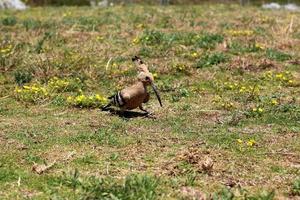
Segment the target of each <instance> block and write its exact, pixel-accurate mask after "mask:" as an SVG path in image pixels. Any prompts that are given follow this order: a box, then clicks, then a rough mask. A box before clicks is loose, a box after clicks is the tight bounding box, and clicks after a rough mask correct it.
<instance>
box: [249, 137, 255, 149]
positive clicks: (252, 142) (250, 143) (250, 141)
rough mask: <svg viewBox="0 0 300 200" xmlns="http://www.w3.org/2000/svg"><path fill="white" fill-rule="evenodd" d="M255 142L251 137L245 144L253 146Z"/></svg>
mask: <svg viewBox="0 0 300 200" xmlns="http://www.w3.org/2000/svg"><path fill="white" fill-rule="evenodd" d="M255 144H256V141H255V140H253V139H251V140H249V141H248V142H247V146H249V147H252V146H254V145H255Z"/></svg>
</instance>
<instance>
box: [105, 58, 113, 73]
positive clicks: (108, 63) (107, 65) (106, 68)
mask: <svg viewBox="0 0 300 200" xmlns="http://www.w3.org/2000/svg"><path fill="white" fill-rule="evenodd" d="M111 60H112V58H110V59H109V60H108V62H107V64H106V67H105V71H107V70H108V67H109V65H110V61H111Z"/></svg>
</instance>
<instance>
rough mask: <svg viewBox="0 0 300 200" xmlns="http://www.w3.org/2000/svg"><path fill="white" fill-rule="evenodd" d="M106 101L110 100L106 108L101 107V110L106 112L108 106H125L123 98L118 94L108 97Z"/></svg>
mask: <svg viewBox="0 0 300 200" xmlns="http://www.w3.org/2000/svg"><path fill="white" fill-rule="evenodd" d="M108 99H110V102H109V103H108V104H107V105H106V106H104V107H102V110H106V109H108V108H109V107H110V106H117V107H122V106H123V105H124V104H125V101H124V98H123V96H122V95H121V93H120V92H118V93H117V94H115V95H112V96H110V97H108Z"/></svg>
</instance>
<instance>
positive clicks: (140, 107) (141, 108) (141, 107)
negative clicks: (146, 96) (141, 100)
mask: <svg viewBox="0 0 300 200" xmlns="http://www.w3.org/2000/svg"><path fill="white" fill-rule="evenodd" d="M139 109H140V110H141V111H143V112H145V113H147V114H149V112H148V111H147V110H146V109H144V108H143V106H142V105H140V106H139Z"/></svg>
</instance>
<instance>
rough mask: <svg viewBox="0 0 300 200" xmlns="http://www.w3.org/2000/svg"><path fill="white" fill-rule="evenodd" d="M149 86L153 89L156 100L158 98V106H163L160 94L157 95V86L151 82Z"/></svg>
mask: <svg viewBox="0 0 300 200" xmlns="http://www.w3.org/2000/svg"><path fill="white" fill-rule="evenodd" d="M151 87H152V89H153V91H154V93H155V95H156V97H157V100H158V102H159V104H160V106H161V107H163V106H162V103H161V98H160V95H159V93H158V90H157V87H156V85H155V84H154V83H153V82H151Z"/></svg>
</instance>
